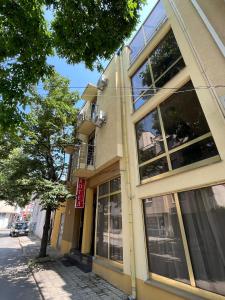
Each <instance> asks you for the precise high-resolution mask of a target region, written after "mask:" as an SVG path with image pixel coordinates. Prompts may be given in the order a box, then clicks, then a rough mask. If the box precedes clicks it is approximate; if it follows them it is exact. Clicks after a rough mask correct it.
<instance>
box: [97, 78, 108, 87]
mask: <svg viewBox="0 0 225 300" xmlns="http://www.w3.org/2000/svg"><path fill="white" fill-rule="evenodd" d="M107 84H108V79H107V78H106V77H105V76H104V75H102V76H101V77H100V79H99V80H98V83H97V88H98V89H99V90H101V91H103V90H104V88H105V87H106V86H107Z"/></svg>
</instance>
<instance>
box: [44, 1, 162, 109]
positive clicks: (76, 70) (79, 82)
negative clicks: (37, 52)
mask: <svg viewBox="0 0 225 300" xmlns="http://www.w3.org/2000/svg"><path fill="white" fill-rule="evenodd" d="M156 2H157V0H147V4H146V5H145V6H144V7H143V9H142V11H141V13H140V16H141V17H140V21H139V24H138V25H137V27H136V30H135V31H134V32H133V33H132V35H131V38H130V40H131V39H132V37H133V36H134V35H135V33H136V31H137V30H138V29H139V27H140V25H141V24H142V23H143V21H144V20H145V18H146V17H147V16H148V14H149V12H150V10H151V9H152V8H153V7H154V5H155V4H156ZM45 17H46V19H47V20H48V21H50V20H51V18H52V15H51V12H50V11H46V12H45ZM128 43H129V40H128V41H127V44H128ZM48 62H49V64H51V65H54V66H55V69H56V71H57V72H58V73H60V74H61V75H62V76H65V77H67V78H68V79H69V80H70V86H71V87H79V88H76V89H74V88H72V89H71V90H73V91H74V90H78V91H79V93H80V95H81V94H82V92H83V90H84V87H85V86H86V85H87V84H88V83H89V82H90V83H93V84H96V83H97V81H98V79H99V77H100V75H101V74H100V73H99V72H98V71H97V70H93V71H90V70H89V69H87V68H86V67H85V65H84V64H83V63H80V64H76V65H71V64H70V65H69V64H67V62H66V60H65V59H61V58H59V57H58V56H53V57H49V58H48ZM103 64H104V65H107V62H105V63H103ZM79 106H82V102H79V105H78V107H79Z"/></svg>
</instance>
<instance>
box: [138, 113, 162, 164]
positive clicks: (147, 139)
mask: <svg viewBox="0 0 225 300" xmlns="http://www.w3.org/2000/svg"><path fill="white" fill-rule="evenodd" d="M136 133H137V141H138V155H139V162H140V163H141V162H144V161H146V160H149V159H151V158H153V157H155V156H157V155H159V154H161V153H163V152H164V145H163V139H162V134H161V128H160V123H159V117H158V112H157V110H154V111H153V112H151V113H150V114H149V115H147V116H146V117H145V118H144V119H142V120H141V121H140V122H139V123H138V124H137V125H136Z"/></svg>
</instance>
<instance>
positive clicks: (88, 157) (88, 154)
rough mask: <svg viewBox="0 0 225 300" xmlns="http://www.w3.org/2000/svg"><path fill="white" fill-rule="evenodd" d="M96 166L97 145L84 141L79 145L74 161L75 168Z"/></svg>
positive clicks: (73, 166)
mask: <svg viewBox="0 0 225 300" xmlns="http://www.w3.org/2000/svg"><path fill="white" fill-rule="evenodd" d="M89 166H93V167H94V166H95V145H89V144H86V143H82V144H80V145H79V146H77V150H76V152H75V153H74V159H73V163H72V168H73V170H74V169H75V170H76V169H80V168H83V169H85V168H88V167H89Z"/></svg>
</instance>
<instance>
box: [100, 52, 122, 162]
mask: <svg viewBox="0 0 225 300" xmlns="http://www.w3.org/2000/svg"><path fill="white" fill-rule="evenodd" d="M118 64H119V62H118V58H117V56H115V57H114V58H113V60H112V61H111V62H110V64H109V66H108V67H107V69H106V70H105V72H104V75H105V76H106V78H107V79H108V85H107V87H106V88H105V89H104V91H99V92H98V97H97V105H98V106H99V109H101V110H103V111H104V112H106V114H107V121H106V124H105V125H104V126H102V127H101V128H96V168H98V167H100V166H102V165H104V164H106V163H108V162H109V161H112V160H113V159H114V158H116V157H118V158H119V157H121V156H122V137H121V111H120V97H119V82H118Z"/></svg>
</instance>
